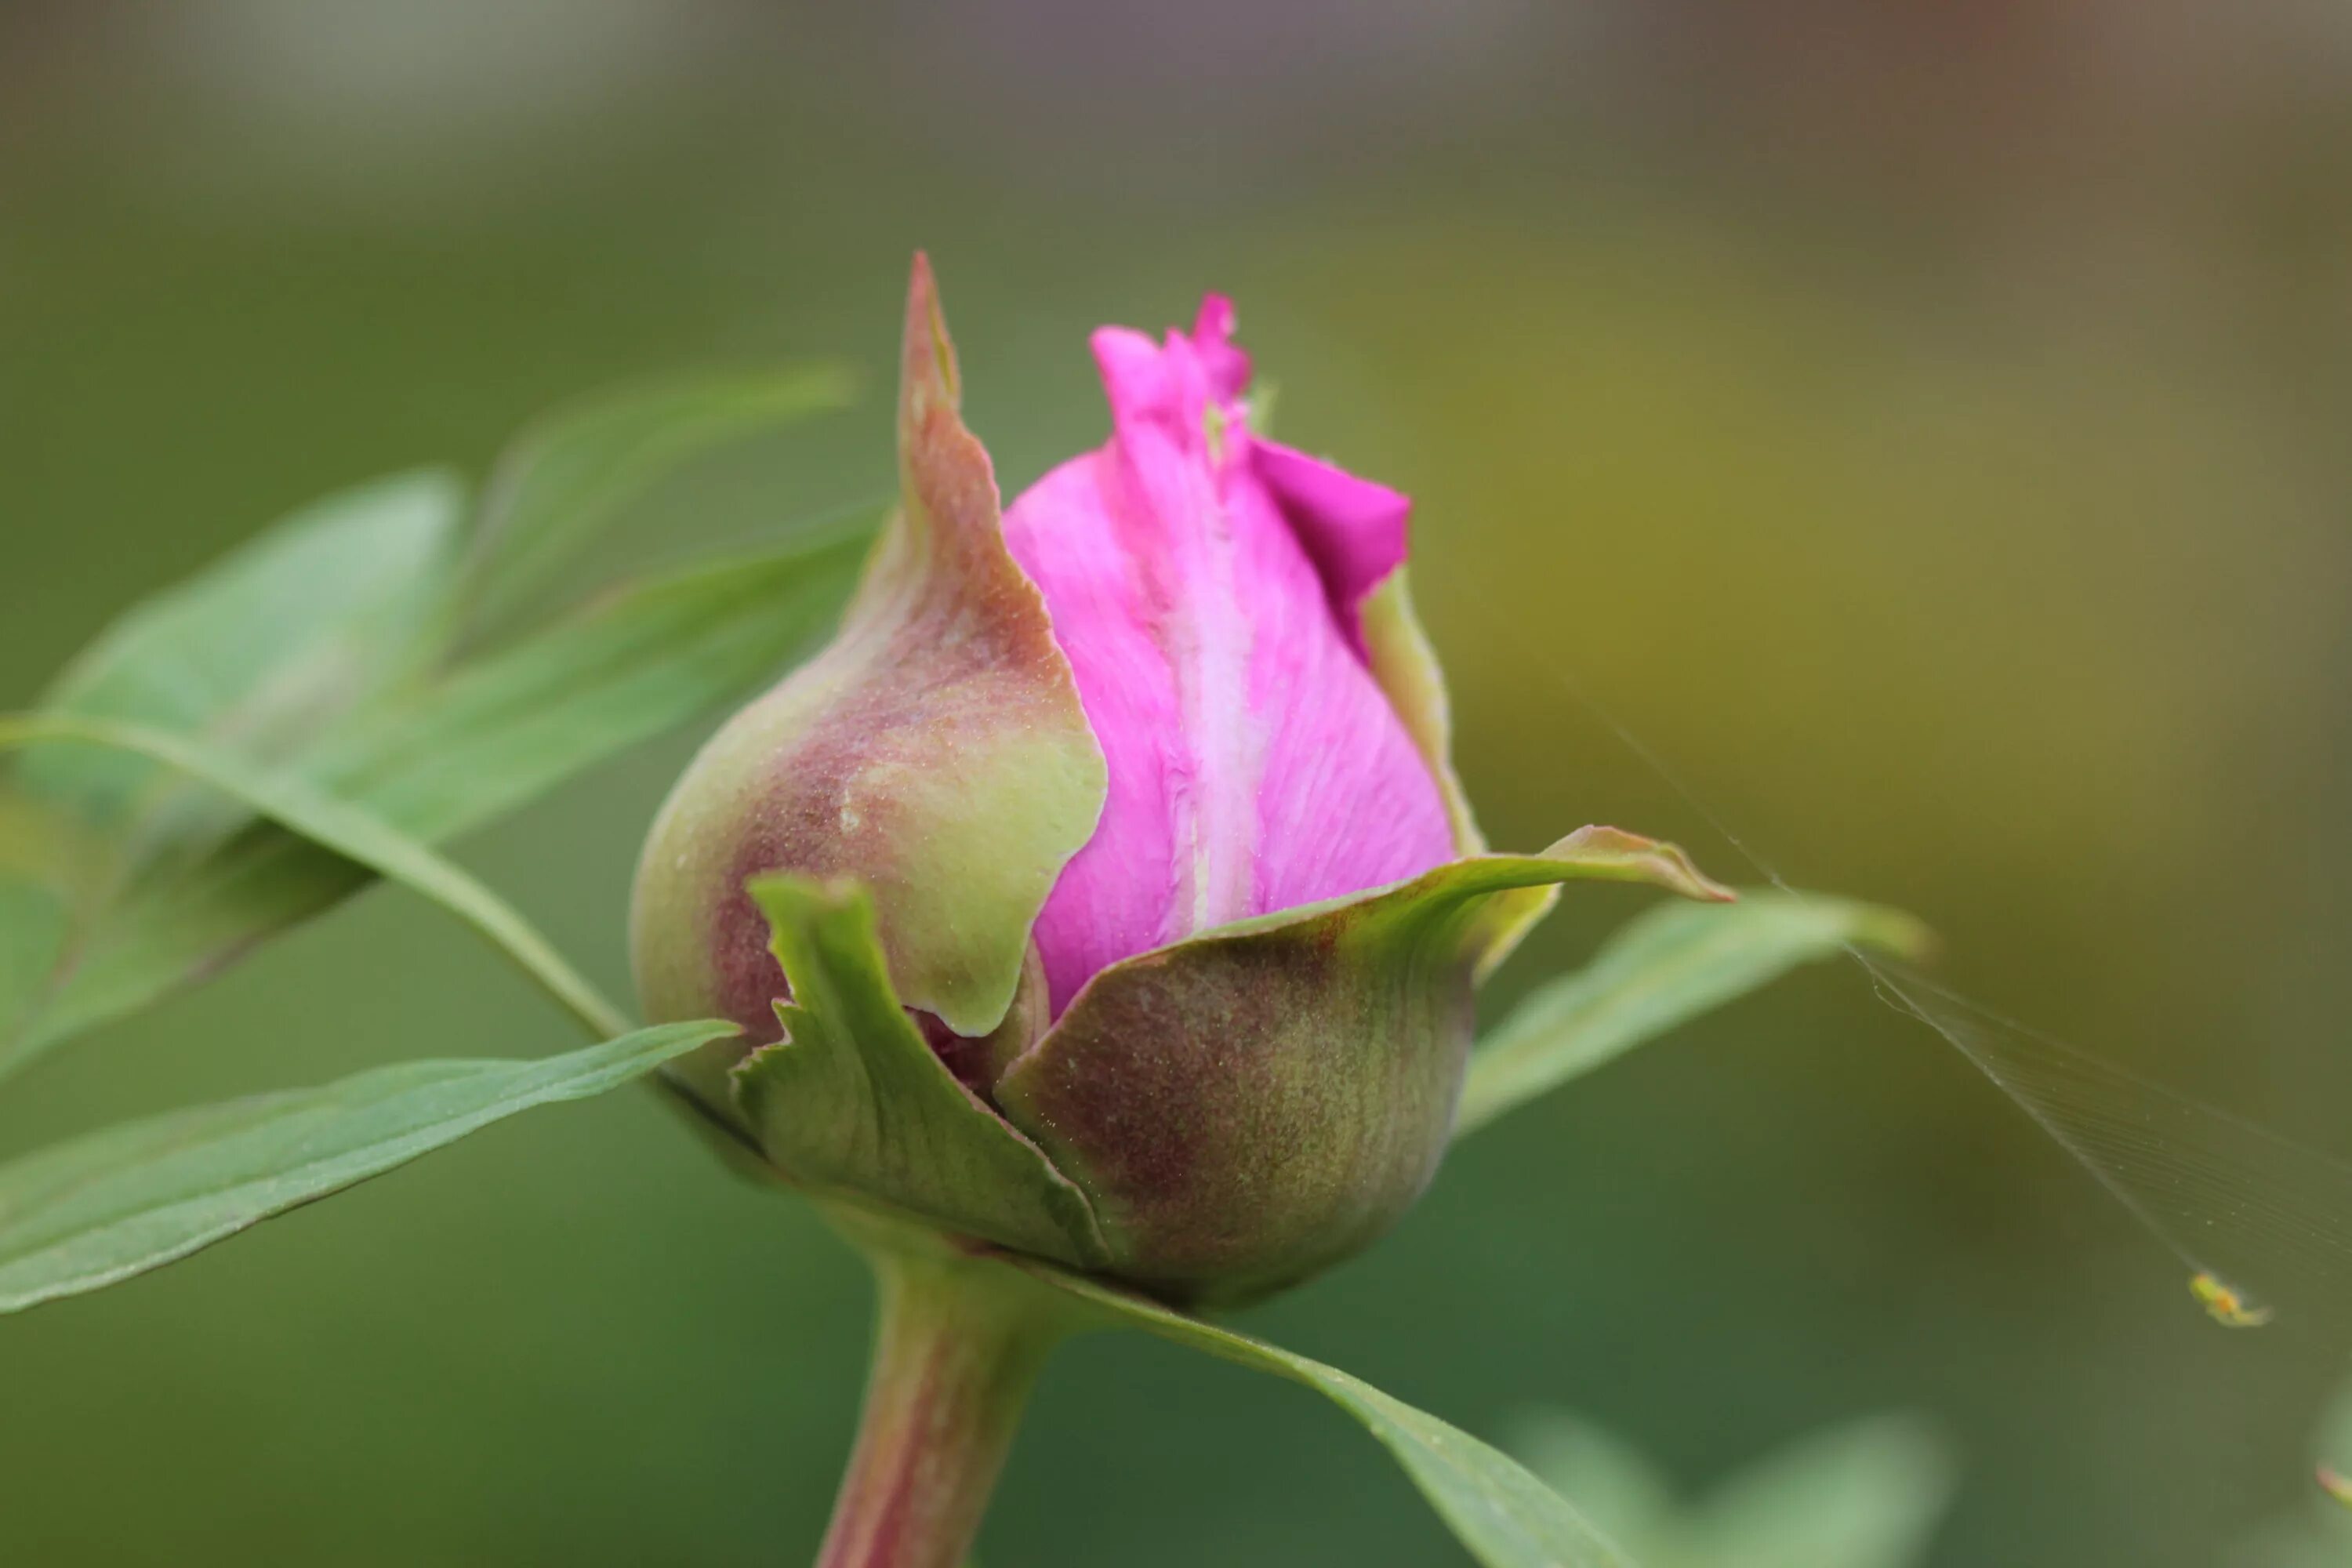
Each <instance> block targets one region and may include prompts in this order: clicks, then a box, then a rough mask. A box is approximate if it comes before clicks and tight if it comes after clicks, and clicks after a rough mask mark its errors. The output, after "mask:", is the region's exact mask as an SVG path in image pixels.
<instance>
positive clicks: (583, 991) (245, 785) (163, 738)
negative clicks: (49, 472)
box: [0, 713, 628, 1069]
mask: <svg viewBox="0 0 2352 1568" xmlns="http://www.w3.org/2000/svg"><path fill="white" fill-rule="evenodd" d="M33 742H80V743H84V744H95V745H100V746H105V747H109V748H112V749H115V750H119V751H124V752H131V753H132V754H134V755H138V756H142V757H145V758H149V759H152V760H153V761H155V762H158V763H164V764H166V765H167V766H169V767H171V768H173V769H174V770H176V771H177V772H179V773H184V774H186V775H187V776H189V777H191V778H194V779H196V780H199V781H201V782H202V783H204V784H209V785H211V786H212V787H213V788H215V789H216V790H219V791H220V792H222V793H223V794H225V795H229V796H230V797H232V798H233V799H235V800H236V801H238V802H240V803H241V804H243V805H247V806H249V807H250V808H252V809H253V810H255V811H257V812H259V813H260V814H261V815H263V816H266V817H268V818H269V819H270V820H271V821H272V822H274V823H277V824H279V825H281V826H285V827H287V828H289V829H291V830H292V831H294V832H295V833H298V834H299V835H300V836H301V837H303V838H304V839H307V840H309V841H310V843H311V844H312V845H316V846H323V847H327V848H329V849H331V850H332V851H334V852H335V853H336V854H338V855H340V856H342V857H345V858H348V859H350V860H352V861H353V862H356V863H357V864H359V865H361V866H363V867H365V868H368V869H369V870H371V871H373V872H375V873H376V874H377V875H379V876H382V877H385V878H388V879H391V880H394V881H396V882H399V883H402V884H404V886H406V887H409V888H412V889H415V890H416V891H417V892H419V893H422V894H423V895H424V896H425V897H426V898H428V899H430V900H433V901H434V902H435V903H437V904H439V905H441V906H442V907H443V908H445V909H446V910H449V911H450V912H452V913H453V914H456V915H457V917H458V918H459V919H461V920H463V921H466V922H467V924H469V925H471V926H472V927H474V929H475V930H476V931H479V932H481V933H482V935H484V936H486V937H488V939H489V940H490V942H491V943H492V944H493V945H495V946H496V947H498V948H499V951H501V952H504V953H506V954H507V956H508V957H509V958H510V959H512V960H513V961H514V963H516V964H517V966H518V967H520V969H521V970H522V971H523V972H524V973H526V974H528V975H530V977H531V978H532V979H534V980H536V981H538V982H539V983H540V984H541V985H542V986H544V987H545V988H546V990H547V991H548V993H549V994H551V995H552V996H553V997H554V998H555V999H556V1000H557V1001H558V1002H560V1003H562V1005H564V1006H565V1007H567V1008H569V1009H570V1010H571V1011H572V1014H573V1016H576V1017H578V1018H579V1019H580V1020H581V1022H582V1023H583V1025H585V1026H587V1028H588V1029H589V1030H590V1031H591V1032H592V1033H594V1034H597V1035H602V1036H611V1035H617V1034H619V1033H621V1032H622V1031H623V1030H624V1029H625V1028H627V1027H628V1023H627V1020H626V1018H625V1016H624V1015H623V1014H622V1013H621V1012H620V1010H619V1009H618V1008H616V1007H614V1005H613V1004H611V1003H610V1002H608V1001H606V1000H605V999H604V997H603V996H602V995H601V994H599V993H598V992H597V990H596V988H595V987H594V986H593V985H592V984H589V983H588V982H587V981H586V980H585V979H583V978H582V977H581V976H580V975H579V973H576V972H575V971H574V970H572V967H571V966H570V965H569V964H568V963H565V962H564V960H563V957H562V954H560V953H558V952H556V951H555V949H554V948H553V947H552V946H551V945H550V944H549V943H548V942H547V941H546V939H545V938H543V937H541V935H540V934H539V932H538V931H537V930H536V929H534V928H533V927H532V926H531V924H530V921H526V920H525V919H523V917H522V916H521V915H520V914H519V913H518V912H516V910H514V909H513V907H512V906H510V905H509V904H508V903H507V902H506V901H505V900H502V899H500V898H499V896H498V895H497V894H495V893H493V892H491V891H490V890H489V889H488V888H486V887H484V886H483V885H482V884H481V883H479V882H478V881H476V880H475V879H473V878H472V877H469V876H467V874H466V873H465V872H464V871H462V870H460V869H458V868H457V867H456V866H454V865H452V864H450V863H449V862H448V861H446V860H444V859H442V858H440V857H439V856H437V855H435V854H434V853H433V852H432V851H431V850H429V849H426V848H425V847H423V846H422V845H420V844H418V843H416V842H415V840H414V839H411V838H409V837H406V836H405V835H404V834H402V833H400V832H398V831H397V830H395V829H394V828H391V827H388V826H385V825H384V824H383V822H382V821H380V820H379V819H377V818H376V817H374V816H371V815H370V814H369V813H367V812H365V811H363V810H361V809H359V808H357V807H354V806H352V805H349V804H347V803H346V802H343V801H341V800H337V799H335V798H334V797H333V796H331V795H326V794H324V793H322V792H320V791H318V790H315V789H313V788H311V787H310V785H309V784H306V783H304V782H303V781H301V780H300V779H298V778H295V777H292V776H290V775H287V774H271V773H263V772H261V771H259V770H257V769H254V768H251V767H248V766H247V764H245V763H242V762H240V761H238V760H237V759H236V758H234V757H231V756H229V755H227V754H226V753H225V752H217V751H214V750H212V749H210V748H208V747H206V746H205V745H204V744H203V743H202V742H196V741H193V740H188V739H185V738H184V737H181V736H177V735H172V734H168V733H165V732H163V731H158V730H146V729H142V728H140V727H138V726H136V725H130V724H118V723H114V722H112V721H108V720H103V719H84V718H79V717H76V716H74V715H72V714H65V713H35V714H24V715H18V716H15V717H8V718H0V748H5V747H9V746H20V745H26V744H30V743H33ZM14 908H15V906H14V905H13V904H10V903H7V902H5V901H0V919H5V918H7V916H8V914H9V912H10V910H13V909H14ZM0 936H5V938H6V939H7V940H8V941H10V942H14V941H16V939H17V933H16V931H15V930H14V929H12V928H10V927H6V926H0ZM130 951H131V954H132V958H131V962H130V963H127V964H123V965H120V967H121V968H124V969H127V971H128V972H129V975H128V977H129V978H131V979H135V977H136V976H137V975H138V974H139V973H141V972H142V969H145V968H149V967H152V966H150V965H147V964H145V963H142V954H143V952H144V950H142V949H138V948H133V949H131V950H130ZM118 954H119V950H118ZM101 956H108V955H101ZM110 979H112V980H113V981H115V982H116V983H117V984H122V983H124V982H125V980H126V976H124V975H122V974H112V975H110ZM35 1038H39V1037H35ZM9 1065H12V1063H11V1061H10V1058H7V1057H5V1056H0V1069H5V1068H6V1067H7V1066H9Z"/></svg>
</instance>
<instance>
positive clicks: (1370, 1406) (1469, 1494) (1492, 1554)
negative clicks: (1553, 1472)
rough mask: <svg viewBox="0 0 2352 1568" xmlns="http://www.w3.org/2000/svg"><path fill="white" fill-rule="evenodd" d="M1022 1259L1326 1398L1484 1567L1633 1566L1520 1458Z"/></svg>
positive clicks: (1254, 1344) (1057, 1280)
mask: <svg viewBox="0 0 2352 1568" xmlns="http://www.w3.org/2000/svg"><path fill="white" fill-rule="evenodd" d="M1022 1267H1023V1268H1027V1269H1028V1270H1029V1271H1030V1272H1031V1273H1032V1274H1034V1275H1035V1276H1037V1277H1038V1278H1039V1279H1044V1280H1045V1281H1047V1282H1048V1283H1050V1284H1053V1285H1055V1286H1058V1287H1059V1288H1060V1289H1064V1290H1066V1291H1067V1292H1069V1293H1070V1294H1071V1295H1073V1296H1076V1297H1078V1298H1080V1299H1081V1300H1087V1301H1089V1302H1092V1303H1093V1304H1094V1305H1095V1306H1097V1308H1100V1309H1101V1310H1103V1311H1104V1312H1105V1313H1106V1314H1107V1315H1108V1316H1109V1317H1110V1318H1112V1319H1114V1320H1118V1321H1125V1322H1127V1323H1129V1324H1131V1325H1133V1326H1135V1327H1138V1328H1141V1329H1144V1330H1146V1331H1150V1332H1151V1333H1155V1334H1158V1335H1159V1336H1160V1338H1162V1339H1165V1340H1172V1341H1174V1342H1176V1343H1178V1344H1181V1345H1190V1346H1191V1347H1192V1348H1193V1349H1194V1350H1198V1351H1205V1352H1208V1353H1209V1354H1211V1355H1213V1356H1216V1357H1219V1358H1220V1359H1222V1360H1224V1361H1230V1362H1234V1363H1239V1364H1241V1365H1243V1366H1247V1367H1254V1368H1255V1369H1256V1370H1258V1371H1260V1372H1267V1373H1273V1374H1274V1375H1276V1377H1285V1378H1288V1379H1289V1380H1290V1381H1292V1382H1293V1383H1302V1384H1306V1385H1307V1387H1309V1388H1312V1389H1314V1390H1315V1391H1316V1392H1317V1393H1318V1394H1322V1395H1323V1396H1324V1397H1326V1398H1327V1399H1329V1400H1330V1401H1331V1402H1332V1403H1333V1404H1335V1405H1339V1407H1340V1408H1341V1409H1343V1410H1345V1411H1347V1412H1348V1414H1349V1415H1353V1416H1354V1417H1355V1418H1356V1419H1357V1420H1359V1421H1360V1422H1362V1423H1363V1424H1364V1426H1365V1428H1366V1430H1368V1431H1370V1433H1371V1435H1372V1436H1374V1437H1375V1438H1377V1439H1379V1440H1380V1442H1381V1446H1383V1447H1386V1448H1387V1449H1388V1450H1389V1452H1390V1453H1391V1455H1393V1456H1395V1458H1396V1460H1397V1462H1398V1463H1399V1464H1401V1465H1402V1466H1403V1467H1404V1470H1405V1473H1406V1474H1407V1475H1409V1476H1411V1477H1412V1481H1413V1484H1414V1485H1415V1486H1417V1487H1419V1488H1420V1489H1421V1490H1422V1494H1423V1496H1424V1497H1426V1498H1428V1500H1429V1501H1430V1503H1431V1506H1433V1508H1435V1509H1436V1510H1437V1512H1438V1514H1439V1516H1440V1517H1441V1518H1443V1519H1444V1521H1445V1522H1446V1524H1447V1525H1448V1526H1449V1527H1451V1528H1452V1530H1453V1531H1454V1536H1455V1538H1456V1539H1458V1540H1459V1541H1460V1542H1462V1544H1463V1545H1464V1546H1465V1547H1466V1548H1468V1549H1469V1552H1470V1554H1471V1555H1472V1556H1473V1557H1475V1558H1476V1559H1477V1560H1478V1561H1479V1562H1480V1563H1484V1564H1486V1568H1631V1565H1632V1563H1633V1559H1632V1558H1630V1557H1628V1556H1626V1555H1625V1554H1624V1553H1623V1552H1622V1551H1621V1550H1619V1548H1618V1547H1617V1546H1616V1545H1614V1544H1613V1543H1612V1542H1611V1541H1610V1540H1609V1539H1608V1538H1607V1537H1606V1536H1604V1535H1602V1534H1601V1531H1599V1530H1597V1529H1595V1528H1594V1527H1593V1526H1592V1524H1591V1523H1590V1522H1589V1521H1586V1520H1585V1518H1584V1517H1583V1516H1582V1515H1581V1514H1580V1513H1579V1512H1578V1511H1577V1510H1575V1509H1574V1508H1573V1507H1571V1506H1570V1504H1569V1503H1568V1502H1567V1501H1566V1500H1563V1499H1562V1498H1561V1497H1560V1496H1559V1493H1558V1492H1556V1491H1554V1490H1553V1489H1550V1488H1549V1487H1547V1486H1545V1485H1544V1484H1543V1483H1542V1482H1541V1481H1539V1480H1538V1479H1536V1478H1535V1477H1533V1476H1531V1475H1529V1474H1528V1472H1527V1470H1526V1469H1525V1468H1522V1467H1521V1466H1520V1465H1519V1463H1518V1462H1517V1460H1515V1459H1513V1458H1509V1457H1508V1456H1507V1455H1505V1454H1503V1453H1502V1452H1500V1451H1499V1450H1497V1449H1495V1448H1492V1447H1488V1446H1487V1445H1486V1444H1484V1443H1481V1442H1480V1441H1478V1439H1476V1438H1475V1437H1473V1436H1470V1435H1469V1434H1467V1433H1465V1432H1463V1431H1460V1430H1458V1429H1457V1428H1455V1427H1453V1426H1447V1425H1446V1424H1445V1423H1444V1422H1443V1421H1440V1420H1439V1419H1437V1417H1435V1416H1433V1415H1428V1414H1426V1413H1424V1412H1423V1411H1419V1410H1416V1409H1414V1408H1413V1407H1412V1405H1407V1404H1405V1403H1403V1402H1402V1400H1398V1399H1393V1398H1391V1397H1390V1396H1389V1395H1388V1394H1382V1393H1381V1391H1380V1390H1379V1389H1377V1388H1374V1387H1372V1386H1371V1385H1370V1384H1368V1383H1365V1382H1363V1381H1362V1380H1361V1379H1360V1378H1355V1377H1350V1376H1349V1375H1348V1374H1347V1373H1344V1372H1341V1371H1339V1370H1338V1369H1337V1368H1335V1367H1328V1366H1325V1365H1324V1364H1323V1363H1320V1362H1316V1361H1309V1360H1308V1359H1307V1357H1305V1356H1302V1355H1294V1354H1292V1353H1291V1352H1288V1351H1286V1350H1280V1349H1277V1348H1276V1347H1275V1346H1273V1345H1270V1344H1267V1343H1266V1342H1264V1341H1263V1340H1255V1339H1252V1338H1250V1337H1249V1336H1248V1335H1246V1334H1237V1333H1234V1331H1231V1330H1229V1329H1221V1328H1217V1327H1216V1326H1214V1325H1213V1324H1210V1323H1204V1322H1202V1321H1200V1320H1199V1319H1197V1318H1190V1317H1186V1316H1184V1315H1183V1314H1182V1313H1181V1312H1174V1311H1171V1310H1169V1309H1167V1308H1165V1307H1162V1306H1160V1305H1159V1304H1158V1303H1156V1302H1152V1301H1147V1300H1143V1299H1142V1298H1141V1297H1139V1296H1130V1295H1128V1294H1126V1293H1125V1292H1123V1291H1119V1290H1115V1289H1109V1288H1108V1287H1106V1286H1103V1285H1098V1284H1096V1283H1095V1282H1093V1281H1092V1280H1088V1279H1079V1278H1078V1277H1076V1276H1075V1275H1071V1274H1066V1273H1064V1272H1063V1271H1061V1270H1060V1269H1057V1268H1049V1267H1047V1266H1045V1265H1044V1264H1030V1263H1024V1264H1022Z"/></svg>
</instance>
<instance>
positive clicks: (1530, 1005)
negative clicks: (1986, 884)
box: [1454, 890, 1930, 1139]
mask: <svg viewBox="0 0 2352 1568" xmlns="http://www.w3.org/2000/svg"><path fill="white" fill-rule="evenodd" d="M1929 943H1930V938H1929V936H1928V934H1927V929H1926V928H1925V927H1924V926H1922V925H1921V924H1920V923H1919V922H1918V921H1916V920H1915V919H1913V918H1912V917H1911V916H1909V915H1906V914H1904V913H1902V912H1901V911H1899V910H1889V909H1885V908H1882V907H1879V906H1876V905H1871V904H1862V903H1855V902H1853V901H1850V900H1842V899H1829V898H1821V897H1816V896H1813V895H1811V894H1806V895H1797V894H1793V893H1784V892H1779V891H1766V890H1758V891H1753V892H1748V893H1744V894H1742V895H1741V897H1740V900H1739V901H1738V903H1736V904H1725V905H1691V904H1670V905H1663V906H1661V907H1659V908H1657V909H1654V910H1648V911H1646V912H1644V913H1643V914H1641V915H1639V916H1637V917H1635V918H1634V919H1633V921H1628V922H1627V923H1626V924H1625V925H1624V926H1623V927H1622V929H1621V930H1620V931H1618V932H1617V934H1616V935H1614V936H1612V937H1611V938H1610V940H1609V941H1608V942H1605V943H1603V944H1602V946H1601V951H1600V952H1597V953H1596V954H1594V956H1593V959H1592V962H1591V963H1589V964H1587V965H1586V966H1585V967H1584V968H1582V969H1580V970H1577V971H1575V972H1573V973H1570V974H1566V975H1562V976H1561V977H1559V979H1557V980H1554V981H1552V982H1550V983H1549V984H1546V985H1544V986H1542V987H1540V988H1538V990H1537V991H1536V992H1535V993H1534V994H1532V995H1530V996H1529V997H1528V999H1527V1000H1526V1001H1525V1002H1523V1003H1522V1004H1520V1005H1519V1007H1518V1010H1517V1012H1515V1013H1513V1014H1512V1015H1511V1016H1510V1017H1508V1018H1507V1019H1506V1020H1505V1021H1504V1022H1503V1023H1502V1024H1501V1025H1499V1026H1496V1029H1495V1030H1494V1031H1492V1032H1491V1033H1490V1034H1489V1035H1488V1036H1487V1037H1486V1039H1485V1040H1483V1041H1481V1042H1480V1044H1479V1047H1478V1048H1477V1050H1476V1051H1475V1053H1473V1055H1472V1057H1471V1058H1470V1073H1469V1077H1468V1079H1467V1080H1466V1081H1465V1083H1464V1086H1463V1091H1462V1103H1461V1109H1460V1110H1459V1111H1458V1112H1457V1113H1456V1115H1455V1118H1454V1136H1455V1137H1456V1138H1457V1139H1458V1138H1460V1137H1462V1136H1463V1135H1464V1134H1465V1133H1468V1132H1472V1131H1476V1130H1477V1129H1479V1128H1481V1127H1484V1126H1486V1124H1487V1123H1489V1122H1491V1121H1494V1120H1495V1119H1496V1118H1497V1117H1499V1116H1501V1115H1503V1114H1504V1113H1505V1112H1506V1111H1508V1110H1514V1109H1516V1108H1517V1107H1518V1106H1520V1105H1523V1104H1525V1103H1527V1102H1528V1100H1533V1099H1535V1098H1536V1097H1537V1096H1538V1095H1540V1094H1544V1093H1548V1092H1549V1091H1550V1090H1551V1089H1557V1088H1558V1087H1559V1086H1560V1085H1561V1084H1563V1083H1566V1082H1568V1081H1569V1080H1570V1079H1575V1078H1578V1077H1580V1076H1581V1075H1583V1074H1584V1073H1587V1072H1590V1071H1591V1070H1592V1069H1593V1068H1598V1067H1601V1066H1602V1065H1603V1064H1605V1063H1607V1062H1611V1061H1613V1060H1615V1059H1616V1058H1618V1057H1620V1056H1622V1055H1623V1054H1624V1053H1625V1052H1627V1051H1629V1050H1631V1049H1633V1047H1636V1046H1639V1045H1642V1044H1643V1043H1644V1042H1646V1041H1648V1040H1651V1039H1654V1038H1656V1037H1658V1036H1659V1035H1662V1034H1664V1033H1665V1032H1666V1031H1667V1030H1669V1029H1672V1028H1674V1027H1675V1026H1678V1025H1680V1024H1683V1023H1685V1022H1687V1021H1688V1020H1690V1019H1692V1018H1694V1017H1696V1016H1698V1015H1700V1014H1702V1013H1705V1012H1707V1011H1709V1010H1711V1009H1713V1008H1715V1007H1717V1006H1719V1005H1723V1004H1724V1003H1726V1002H1729V1001H1731V1000H1732V999H1733V998H1735V997H1737V996H1739V995H1742V994H1746V993H1747V992H1748V991H1751V990H1754V989H1756V988H1757V987H1759V986H1761V985H1764V984H1768V983H1769V982H1770V981H1773V980H1776V979H1778V978H1780V976H1781V975H1782V974H1785V973H1788V972H1789V971H1790V970H1791V969H1794V968H1796V967H1797V966H1798V965H1800V964H1801V963H1810V962H1812V961H1814V960H1817V959H1822V958H1828V957H1832V956H1834V955H1835V954H1837V953H1839V952H1844V951H1845V950H1846V948H1847V947H1848V946H1849V945H1853V946H1860V947H1866V948H1872V949H1875V950H1878V951H1882V952H1892V953H1896V954H1910V955H1916V954H1917V953H1919V952H1922V951H1924V950H1925V949H1926V948H1927V946H1928V945H1929Z"/></svg>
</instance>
